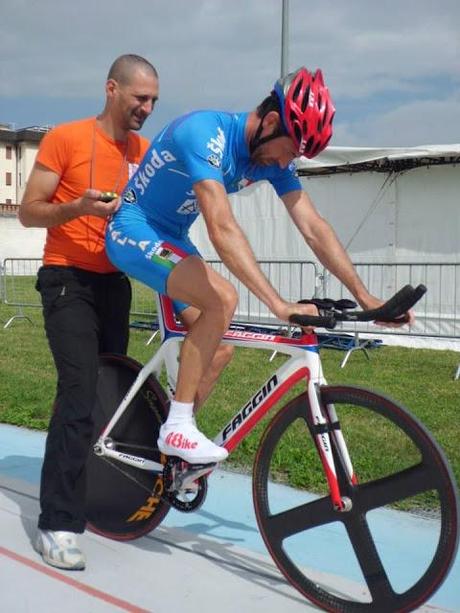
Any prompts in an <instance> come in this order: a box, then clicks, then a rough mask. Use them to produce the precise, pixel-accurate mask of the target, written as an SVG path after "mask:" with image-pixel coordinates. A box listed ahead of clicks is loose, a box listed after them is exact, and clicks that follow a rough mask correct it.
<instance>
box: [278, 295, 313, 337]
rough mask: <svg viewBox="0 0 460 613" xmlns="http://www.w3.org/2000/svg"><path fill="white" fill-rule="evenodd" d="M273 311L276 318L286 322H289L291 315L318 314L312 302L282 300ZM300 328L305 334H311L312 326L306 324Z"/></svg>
mask: <svg viewBox="0 0 460 613" xmlns="http://www.w3.org/2000/svg"><path fill="white" fill-rule="evenodd" d="M273 313H274V315H276V317H277V318H278V319H281V320H282V321H287V322H289V317H290V316H291V315H319V313H318V309H317V308H316V306H315V305H314V304H299V303H297V302H282V303H281V304H280V306H279V307H277V308H276V311H273ZM302 330H303V331H304V333H305V334H313V332H314V327H313V326H307V327H305V328H302Z"/></svg>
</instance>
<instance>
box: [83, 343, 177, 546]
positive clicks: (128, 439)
mask: <svg viewBox="0 0 460 613" xmlns="http://www.w3.org/2000/svg"><path fill="white" fill-rule="evenodd" d="M141 368H142V365H141V364H139V363H138V362H136V361H135V360H133V359H132V358H129V357H126V356H121V355H109V354H107V355H103V356H101V358H100V363H99V376H98V385H97V398H96V403H95V407H94V410H93V420H94V429H93V432H94V434H93V440H92V445H91V449H90V453H89V456H88V460H87V464H86V482H87V496H86V517H87V521H88V524H87V527H88V529H89V530H91V531H92V532H95V533H97V534H100V535H102V536H105V537H107V538H110V539H114V540H118V541H127V540H132V539H136V538H139V537H141V536H143V535H145V534H147V533H148V532H151V531H152V530H153V529H154V528H156V526H158V524H160V522H161V521H162V520H163V519H164V517H165V515H166V514H167V512H168V511H169V509H170V506H169V505H168V504H167V503H166V502H165V501H164V500H163V499H162V498H161V496H162V493H163V476H162V475H158V474H155V473H153V472H150V471H146V470H141V469H139V468H136V467H134V466H129V465H127V464H124V463H121V462H118V461H117V460H115V459H112V458H107V457H101V456H98V455H96V454H95V453H94V451H93V446H94V443H95V442H96V441H97V438H98V436H99V434H100V432H101V431H102V429H103V428H104V427H105V426H106V425H107V424H108V422H109V420H110V419H111V417H112V416H113V414H114V412H115V410H116V409H117V407H118V406H119V404H120V402H121V400H122V399H123V397H124V396H125V394H126V393H127V391H128V390H129V388H130V387H131V385H132V383H133V382H134V380H135V379H136V377H137V375H138V373H139V371H140V370H141ZM166 403H167V397H166V394H165V392H164V390H163V388H162V387H161V385H160V384H159V383H158V381H157V380H156V379H155V377H154V376H153V375H151V376H150V377H149V378H148V379H147V381H146V382H145V383H144V385H143V386H142V387H141V389H140V390H139V392H138V393H137V394H136V396H135V397H134V399H133V400H132V402H131V403H130V405H129V406H128V408H127V409H126V411H125V413H124V414H123V416H122V417H121V419H120V421H119V422H118V423H117V424H116V426H115V428H114V429H113V431H112V432H111V435H110V436H111V438H113V439H114V440H115V441H117V442H118V441H120V442H121V443H122V444H123V447H122V450H123V451H125V452H126V453H132V454H134V455H141V456H142V457H145V458H147V459H151V460H154V461H156V462H159V461H161V462H162V463H163V464H164V462H165V457H164V456H162V455H161V454H160V452H159V451H158V449H157V448H156V439H157V436H158V430H159V428H160V425H161V423H162V422H163V421H164V420H165V418H166V413H167V408H166V406H167V405H166ZM137 445H140V446H142V450H139V449H137V448H136V446H137Z"/></svg>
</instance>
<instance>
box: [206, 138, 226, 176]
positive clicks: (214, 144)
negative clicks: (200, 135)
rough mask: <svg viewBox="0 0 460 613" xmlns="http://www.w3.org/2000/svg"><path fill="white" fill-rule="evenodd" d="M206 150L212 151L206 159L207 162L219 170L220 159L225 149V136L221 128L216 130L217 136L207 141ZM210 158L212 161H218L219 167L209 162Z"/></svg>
mask: <svg viewBox="0 0 460 613" xmlns="http://www.w3.org/2000/svg"><path fill="white" fill-rule="evenodd" d="M206 148H207V149H210V150H211V151H212V153H211V154H210V155H209V157H208V162H209V163H210V164H212V166H215V167H216V168H219V167H220V163H221V161H222V158H223V157H224V149H225V134H224V131H223V130H222V128H217V135H216V136H215V137H213V138H210V139H209V140H208V142H207V143H206ZM211 158H212V159H213V160H214V159H216V160H218V162H219V165H218V166H217V165H216V164H214V163H213V161H211Z"/></svg>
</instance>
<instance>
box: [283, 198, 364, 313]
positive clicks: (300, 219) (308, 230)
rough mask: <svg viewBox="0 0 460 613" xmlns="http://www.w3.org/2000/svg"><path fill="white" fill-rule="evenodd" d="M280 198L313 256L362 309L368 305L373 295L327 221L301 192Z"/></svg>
mask: <svg viewBox="0 0 460 613" xmlns="http://www.w3.org/2000/svg"><path fill="white" fill-rule="evenodd" d="M282 200H283V202H284V204H285V206H286V208H287V210H288V212H289V215H290V216H291V218H292V220H293V221H294V223H295V225H296V226H297V228H298V229H299V231H300V233H301V234H302V236H303V237H304V239H305V241H306V242H307V244H308V245H309V246H310V248H311V249H312V251H313V252H314V254H315V255H316V257H317V258H318V259H319V261H320V262H321V264H323V265H324V266H325V267H326V268H327V269H328V270H329V271H330V272H331V273H332V274H333V275H334V276H335V277H337V278H338V279H339V280H340V281H341V282H342V283H343V284H344V285H345V287H347V288H348V290H349V291H350V292H351V293H352V294H353V296H354V297H355V298H356V300H357V301H358V302H359V303H360V305H361V306H362V307H363V308H371V307H370V305H371V304H374V300H375V299H374V297H373V296H371V295H370V294H369V292H368V291H367V289H366V287H365V285H364V284H363V282H362V281H361V279H360V278H359V276H358V273H357V272H356V270H355V268H354V266H353V264H352V262H351V260H350V258H349V256H348V254H347V252H346V251H345V249H344V248H343V246H342V244H341V243H340V241H339V239H338V238H337V235H336V234H335V232H334V230H333V229H332V227H331V226H330V225H329V223H328V222H327V221H326V220H325V219H324V218H323V217H321V215H320V214H319V213H318V211H317V210H316V208H315V207H314V205H313V203H312V202H311V200H310V198H309V197H308V195H307V194H306V193H305V192H304V191H294V192H289V193H288V194H285V195H284V196H283V197H282Z"/></svg>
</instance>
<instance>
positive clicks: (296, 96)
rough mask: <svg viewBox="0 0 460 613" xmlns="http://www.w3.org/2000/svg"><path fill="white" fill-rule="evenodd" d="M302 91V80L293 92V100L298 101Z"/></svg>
mask: <svg viewBox="0 0 460 613" xmlns="http://www.w3.org/2000/svg"><path fill="white" fill-rule="evenodd" d="M301 89H302V79H299V82H298V83H297V85H296V86H295V88H294V91H293V92H292V98H293V100H297V98H298V97H299V94H300V90H301Z"/></svg>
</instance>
